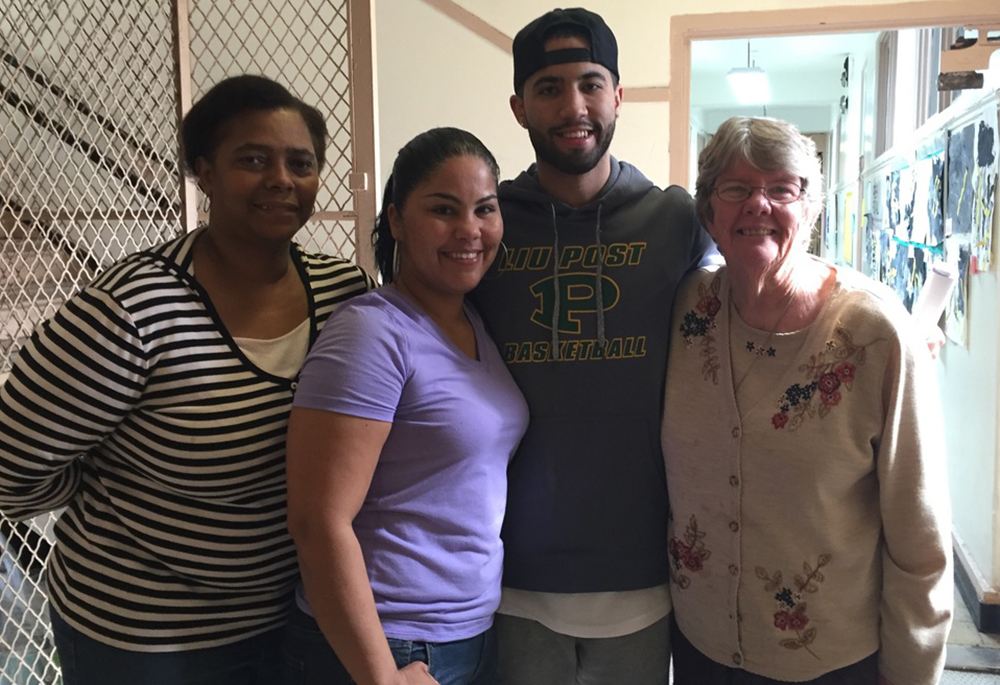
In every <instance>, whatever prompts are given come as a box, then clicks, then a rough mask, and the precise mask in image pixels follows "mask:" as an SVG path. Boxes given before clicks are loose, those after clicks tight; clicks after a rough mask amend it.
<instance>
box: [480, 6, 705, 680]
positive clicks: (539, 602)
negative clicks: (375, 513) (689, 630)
mask: <svg viewBox="0 0 1000 685" xmlns="http://www.w3.org/2000/svg"><path fill="white" fill-rule="evenodd" d="M514 91H515V94H514V95H513V96H511V99H510V104H511V110H512V111H513V113H514V116H515V117H516V118H517V120H518V122H519V123H520V124H521V126H523V127H524V128H525V129H527V131H528V135H529V137H530V138H531V142H532V145H533V147H534V149H535V155H536V163H535V164H533V165H532V166H531V167H530V168H529V169H528V170H527V171H525V172H523V173H522V174H521V175H520V176H518V177H517V178H516V179H514V180H513V181H508V182H505V183H504V184H502V185H501V187H500V191H499V195H500V203H501V210H502V212H503V217H504V228H505V234H504V243H505V244H506V251H505V253H504V254H502V255H501V257H500V259H498V260H497V262H498V266H495V267H494V273H493V274H492V275H489V276H487V278H486V279H484V281H483V282H482V284H481V285H480V286H479V288H478V289H477V291H476V292H475V293H474V295H473V298H474V300H475V302H476V304H477V305H478V306H479V308H480V311H481V312H482V313H483V315H484V317H485V318H486V320H487V322H488V323H489V325H490V327H491V330H492V333H493V336H494V338H495V340H496V342H497V345H498V346H499V348H500V351H501V353H502V354H503V356H504V359H505V361H506V363H507V364H508V368H509V369H510V371H511V373H512V374H513V376H514V378H515V380H516V381H517V382H518V384H519V385H520V387H521V390H522V391H523V392H524V395H525V397H526V398H527V400H528V404H529V407H530V409H531V422H530V425H529V428H528V432H527V433H526V434H525V436H524V438H523V440H522V442H521V445H520V447H519V449H518V452H517V454H516V455H515V457H514V459H513V461H512V463H511V466H510V469H509V486H508V487H509V490H508V505H507V514H506V518H505V521H504V526H503V538H504V544H505V555H506V561H505V567H504V591H503V593H504V594H503V599H502V603H501V606H500V610H499V616H498V617H497V630H498V644H499V649H500V661H501V663H500V673H501V681H502V682H503V683H505V685H575V684H576V683H578V682H579V683H593V684H595V685H600V684H604V683H607V684H609V685H610V684H618V683H629V685H665V684H666V683H667V669H668V664H669V655H670V646H669V627H668V620H667V616H668V614H669V612H670V595H669V591H668V585H667V583H668V580H669V571H668V561H667V544H666V542H667V490H666V482H665V477H664V467H663V456H662V454H661V452H660V438H659V431H660V418H661V409H662V399H663V379H664V375H665V370H666V361H667V347H668V343H669V338H670V329H669V324H670V311H671V305H672V302H673V299H674V290H675V289H676V287H677V284H678V282H679V281H680V279H681V277H682V276H683V275H684V274H685V273H686V272H687V271H688V270H689V269H691V268H693V267H696V266H698V265H699V263H701V262H702V261H703V259H704V257H705V256H706V254H710V253H714V249H713V247H712V243H711V239H710V238H709V237H708V235H707V234H706V233H705V232H704V231H703V230H702V229H701V227H700V225H699V223H698V220H697V219H696V217H695V209H694V201H693V200H692V199H691V197H690V195H688V193H687V192H686V191H685V190H683V189H682V188H679V187H670V188H668V189H667V190H661V189H659V188H657V187H655V186H654V185H653V184H652V183H651V182H650V181H649V180H647V179H646V178H645V177H644V176H643V175H642V174H641V173H640V172H639V171H638V170H637V169H636V168H635V167H633V166H631V165H629V164H627V163H625V162H620V161H618V160H616V159H615V158H614V157H612V156H611V155H610V153H609V152H608V148H609V145H610V144H611V139H612V137H613V136H614V130H615V121H616V119H617V117H618V113H619V110H620V108H621V102H622V88H621V86H620V85H619V84H618V47H617V43H616V41H615V37H614V34H613V33H612V32H611V30H610V29H609V28H608V27H607V25H606V24H605V23H604V21H603V20H602V19H601V17H599V16H598V15H596V14H594V13H592V12H588V11H587V10H584V9H568V10H553V11H551V12H548V13H546V14H545V15H543V16H541V17H540V18H538V19H536V20H535V21H533V22H531V23H530V24H528V25H527V26H526V27H524V28H523V29H522V30H521V31H520V32H519V33H518V34H517V37H516V38H515V39H514Z"/></svg>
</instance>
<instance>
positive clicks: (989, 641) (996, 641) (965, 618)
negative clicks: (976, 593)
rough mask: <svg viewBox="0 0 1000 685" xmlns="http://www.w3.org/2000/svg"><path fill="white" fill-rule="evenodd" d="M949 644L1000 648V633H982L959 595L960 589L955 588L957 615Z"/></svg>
mask: <svg viewBox="0 0 1000 685" xmlns="http://www.w3.org/2000/svg"><path fill="white" fill-rule="evenodd" d="M948 644H949V645H961V646H965V647H989V648H991V649H1000V635H995V634H994V635H990V634H988V633H980V632H979V631H977V630H976V624H975V623H973V622H972V615H971V614H969V610H968V609H967V608H966V607H965V602H963V601H962V598H961V597H960V596H959V594H958V590H955V616H954V620H953V621H952V625H951V635H949V636H948Z"/></svg>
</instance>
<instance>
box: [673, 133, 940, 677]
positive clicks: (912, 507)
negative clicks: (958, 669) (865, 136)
mask: <svg viewBox="0 0 1000 685" xmlns="http://www.w3.org/2000/svg"><path fill="white" fill-rule="evenodd" d="M822 187H823V183H822V176H821V173H820V169H819V163H818V160H817V158H816V149H815V146H814V145H813V143H812V142H811V141H810V140H809V139H808V138H806V137H805V136H803V135H801V134H800V133H799V132H798V131H797V130H796V129H795V127H793V126H792V125H790V124H786V123H784V122H780V121H775V120H770V119H749V118H734V119H730V120H728V121H726V122H725V123H724V124H723V125H722V126H721V127H720V128H719V130H718V132H717V133H716V135H715V137H714V138H713V139H712V141H711V142H710V143H709V145H708V147H707V148H706V149H705V150H704V152H703V153H702V154H701V157H700V158H699V163H698V181H697V189H696V200H697V205H698V211H699V215H700V217H701V219H702V221H703V223H704V225H705V226H706V228H707V229H708V231H709V232H710V233H711V235H712V237H713V238H714V239H715V241H716V243H717V244H718V246H719V250H720V251H721V252H722V254H723V256H724V257H725V258H726V266H725V267H724V268H722V269H719V270H716V271H709V270H702V271H699V272H696V273H694V274H692V275H691V276H690V277H689V278H688V280H687V281H686V283H685V285H684V286H683V287H682V289H681V290H680V291H679V294H678V300H677V302H676V304H675V307H674V321H673V326H674V342H673V346H672V349H671V353H670V363H669V369H668V377H669V379H670V382H669V383H668V384H667V390H666V405H665V417H664V423H663V431H662V442H663V452H664V455H665V459H666V468H667V483H668V487H669V491H670V501H671V510H672V524H671V525H672V528H671V533H670V538H669V543H668V544H669V549H670V554H671V560H672V583H671V591H672V596H673V603H674V610H675V619H676V625H675V633H674V659H675V662H674V663H675V673H676V681H675V682H676V683H677V685H688V684H694V683H696V684H697V685H716V684H719V685H722V684H730V683H740V684H746V685H750V684H753V685H764V684H766V683H779V682H780V683H786V682H799V683H813V684H815V685H847V684H855V683H856V684H859V685H860V684H862V683H864V684H869V685H876V684H880V685H884V684H891V685H934V684H936V683H937V681H938V678H939V677H940V674H941V671H942V669H943V667H944V651H945V640H946V638H947V635H948V628H949V624H950V621H951V603H952V585H951V583H952V580H951V565H950V563H951V562H950V559H951V547H950V521H949V505H948V496H947V485H946V472H945V454H944V441H943V437H942V432H943V431H942V424H941V417H940V410H939V406H938V396H937V389H936V387H935V378H936V377H935V370H934V368H933V366H932V363H931V357H930V354H929V353H928V349H927V343H926V341H925V340H924V339H923V336H922V335H920V334H919V333H918V332H917V331H916V330H915V329H914V326H913V323H912V321H911V320H910V317H909V315H908V314H907V312H906V310H905V309H904V308H903V307H902V305H901V304H900V302H899V300H898V298H897V297H896V296H895V295H894V294H893V293H892V292H891V291H890V290H888V289H887V288H885V287H883V286H881V285H879V284H877V283H875V282H873V281H871V280H869V279H867V278H865V277H863V276H860V275H859V274H857V273H855V272H853V271H850V270H847V269H842V268H839V267H836V266H834V265H832V264H829V263H827V262H824V261H822V260H819V259H817V258H815V257H813V256H811V255H809V254H808V253H807V251H806V244H807V242H808V237H809V231H810V227H811V226H812V225H813V222H814V221H815V218H816V216H817V215H818V212H819V210H820V206H821V201H822Z"/></svg>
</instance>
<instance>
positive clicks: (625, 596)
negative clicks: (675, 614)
mask: <svg viewBox="0 0 1000 685" xmlns="http://www.w3.org/2000/svg"><path fill="white" fill-rule="evenodd" d="M671 606H672V605H671V604H670V586H669V585H659V586H657V587H651V588H646V589H644V590H628V591H623V592H576V593H558V592H531V591H529V590H514V589H511V588H506V587H505V588H504V589H503V594H502V595H501V597H500V608H499V609H497V613H501V614H506V615H508V616H517V617H518V618H526V619H530V620H532V621H538V622H539V623H541V624H542V625H543V626H545V627H546V628H548V629H549V630H552V631H554V632H556V633H559V634H560V635H569V636H571V637H582V638H608V637H622V636H623V635H631V634H632V633H637V632H639V631H640V630H642V629H644V628H648V627H649V626H651V625H653V624H654V623H656V622H657V621H659V620H660V619H662V618H663V617H664V616H666V615H667V614H669V613H670V609H671Z"/></svg>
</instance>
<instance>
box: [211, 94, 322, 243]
mask: <svg viewBox="0 0 1000 685" xmlns="http://www.w3.org/2000/svg"><path fill="white" fill-rule="evenodd" d="M222 131H223V133H222V137H221V139H220V140H219V142H218V144H217V145H216V147H215V152H214V154H213V155H212V159H211V160H209V159H205V158H204V157H199V158H198V164H197V172H198V182H199V185H200V186H201V188H202V190H203V191H204V192H205V194H207V195H208V196H209V197H210V198H211V203H212V206H211V218H210V220H209V230H211V231H212V232H213V235H214V236H215V237H216V239H224V240H235V241H238V242H243V243H246V242H260V241H262V242H268V243H273V242H287V241H289V240H291V239H292V237H293V236H294V235H295V233H296V232H297V231H298V230H299V228H301V227H302V225H303V224H304V223H305V222H306V220H307V219H308V218H309V217H310V216H311V215H312V212H313V203H314V202H315V201H316V192H317V190H318V188H319V176H318V170H317V164H316V154H315V150H314V149H313V142H312V138H311V137H310V135H309V129H308V128H307V127H306V123H305V121H304V120H303V119H302V116H301V115H300V114H299V113H298V112H296V111H294V110H287V109H276V110H269V111H261V112H247V113H245V114H241V115H239V116H237V117H235V118H233V119H232V120H230V121H228V122H227V123H226V124H225V125H224V126H223V129H222Z"/></svg>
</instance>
